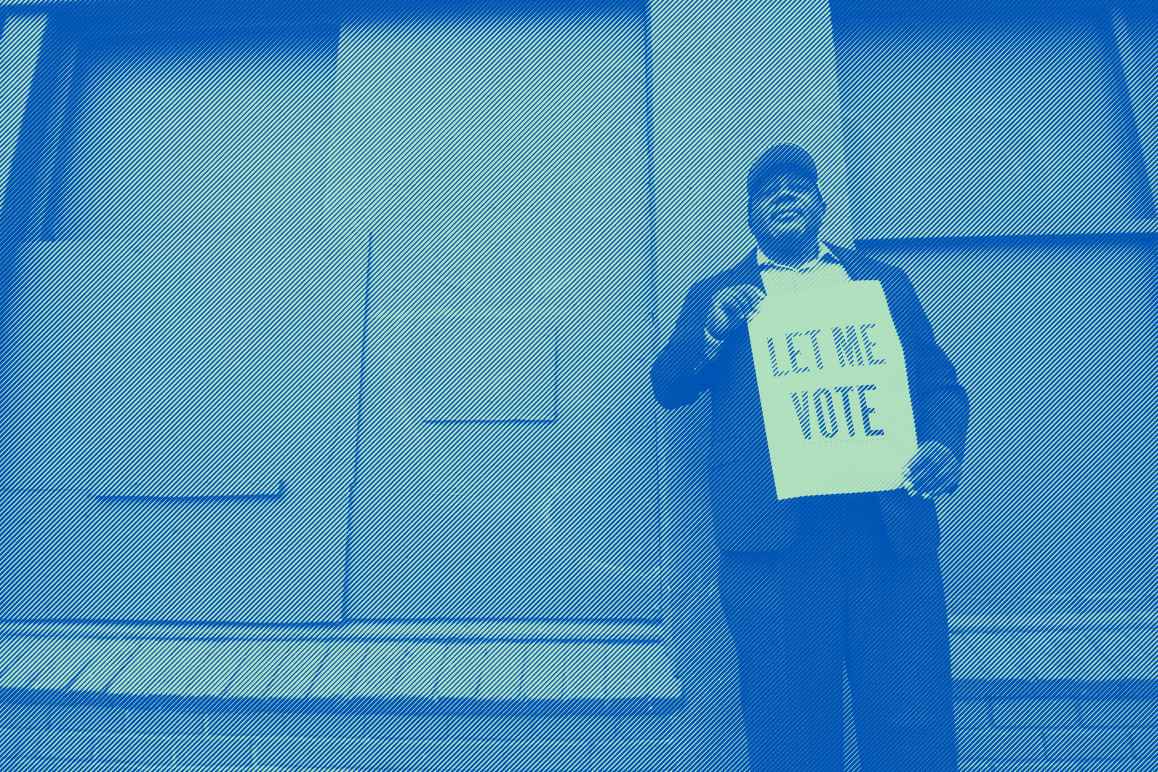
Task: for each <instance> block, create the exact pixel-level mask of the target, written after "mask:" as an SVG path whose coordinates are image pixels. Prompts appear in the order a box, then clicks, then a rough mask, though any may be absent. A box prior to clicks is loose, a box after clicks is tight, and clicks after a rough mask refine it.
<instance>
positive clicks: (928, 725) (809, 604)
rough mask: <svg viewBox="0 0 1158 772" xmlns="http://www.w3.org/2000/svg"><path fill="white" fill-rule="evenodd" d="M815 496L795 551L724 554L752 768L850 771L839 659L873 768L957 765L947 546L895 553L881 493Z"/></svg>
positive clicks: (754, 771)
mask: <svg viewBox="0 0 1158 772" xmlns="http://www.w3.org/2000/svg"><path fill="white" fill-rule="evenodd" d="M817 501H818V504H817V508H816V512H815V514H814V515H813V516H810V517H806V518H804V519H802V521H801V523H800V529H799V535H798V538H797V539H796V541H795V542H794V543H793V544H791V545H790V546H789V547H787V548H785V549H783V550H777V551H769V552H727V551H721V552H719V582H720V599H721V603H722V606H723V610H724V615H725V617H726V619H727V622H728V627H729V629H730V631H731V634H732V638H733V640H734V641H735V644H736V654H737V658H738V660H739V676H740V691H741V699H742V701H743V712H744V723H745V728H746V730H747V737H748V757H749V761H750V764H751V772H773V770H775V772H802V771H805V770H807V771H808V772H829V771H830V770H832V771H836V770H842V769H844V749H843V725H844V724H843V707H842V696H843V695H842V688H843V687H842V664H843V665H845V666H847V669H848V677H849V684H850V686H851V690H852V699H853V715H854V718H855V724H856V736H857V745H858V747H859V750H860V757H861V765H862V769H863V770H864V772H885V771H895V772H900V771H901V770H904V771H906V772H908V771H909V770H912V771H913V772H955V770H956V769H957V748H956V737H955V734H954V726H953V700H952V681H951V675H950V670H949V631H948V625H947V621H946V614H945V595H944V588H943V584H942V580H941V566H940V562H939V560H938V557H937V554H936V553H935V552H930V553H929V554H928V555H925V556H922V557H903V558H902V557H900V556H898V555H897V554H896V553H894V551H893V550H892V548H891V545H890V544H889V541H888V537H887V535H886V533H885V530H884V523H883V522H882V520H881V517H880V512H879V510H878V508H877V504H876V497H875V496H873V495H867V494H858V495H847V496H828V497H824V498H823V499H818V500H817Z"/></svg>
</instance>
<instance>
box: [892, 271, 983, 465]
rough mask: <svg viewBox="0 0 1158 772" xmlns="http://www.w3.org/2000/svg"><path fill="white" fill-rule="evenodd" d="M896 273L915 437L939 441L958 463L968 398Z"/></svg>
mask: <svg viewBox="0 0 1158 772" xmlns="http://www.w3.org/2000/svg"><path fill="white" fill-rule="evenodd" d="M897 274H898V279H897V282H896V284H897V288H898V291H899V292H900V293H901V295H902V297H901V298H900V299H901V303H900V305H901V307H902V308H904V309H905V313H906V314H907V315H908V318H907V319H906V320H904V322H905V323H907V324H908V326H909V332H910V335H911V336H912V338H911V340H912V341H913V343H914V348H915V351H914V352H913V354H914V355H913V357H912V360H911V361H909V362H907V363H906V364H907V365H908V371H909V391H910V393H911V394H912V397H913V418H914V420H915V421H916V424H917V432H918V435H919V437H920V439H921V440H922V441H924V440H936V441H938V442H940V443H941V444H943V445H945V446H946V447H948V448H949V449H950V450H952V451H953V452H954V453H955V454H956V456H957V460H958V461H962V460H964V458H965V435H966V432H967V430H968V427H969V396H968V395H967V394H966V393H965V389H964V388H963V387H962V386H961V384H960V383H959V382H958V381H957V369H956V368H955V367H954V366H953V363H952V362H950V361H949V357H948V356H946V354H945V352H944V350H943V349H942V348H941V347H940V346H939V345H938V344H937V341H936V339H935V338H934V336H933V328H932V325H930V324H929V319H928V317H927V316H926V315H925V310H924V309H923V308H922V307H921V301H920V300H919V299H918V298H917V292H916V290H915V289H913V284H912V282H911V281H910V280H909V277H908V276H906V275H905V273H904V271H901V270H898V271H897ZM900 321H901V320H898V322H900Z"/></svg>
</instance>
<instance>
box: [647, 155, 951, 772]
mask: <svg viewBox="0 0 1158 772" xmlns="http://www.w3.org/2000/svg"><path fill="white" fill-rule="evenodd" d="M824 213H825V203H824V198H823V197H822V195H821V193H820V190H819V188H818V187H817V173H816V165H815V162H814V161H813V159H812V157H811V156H810V155H809V154H808V153H807V152H806V151H805V150H804V149H802V148H800V147H797V146H795V145H777V146H775V147H773V148H771V149H769V150H768V151H767V152H765V153H764V154H763V155H762V156H761V157H760V158H759V159H757V160H756V162H755V163H754V164H753V166H752V168H751V170H750V172H749V174H748V224H749V228H750V229H751V231H752V234H753V235H754V236H755V238H756V247H755V248H754V249H753V250H752V251H751V252H749V253H748V255H747V256H746V257H745V258H744V259H743V260H741V261H740V262H739V263H737V264H735V265H733V266H732V267H730V268H728V269H726V270H724V271H722V272H720V273H718V274H716V275H715V276H711V277H709V278H707V279H704V280H702V281H699V282H697V283H696V284H694V285H693V286H692V287H691V289H690V290H689V291H688V293H687V297H686V298H685V300H684V304H683V308H682V310H681V312H680V316H679V320H678V321H677V323H676V326H675V330H674V331H673V332H672V335H671V338H670V339H669V340H668V342H667V344H666V345H665V346H664V348H663V350H662V351H660V353H659V355H658V356H657V357H656V360H655V362H654V364H653V365H652V368H651V380H652V387H653V390H654V392H655V396H656V399H657V400H658V401H659V402H660V404H662V405H663V406H664V407H665V408H667V409H669V410H671V409H675V408H677V407H679V406H681V405H687V404H690V403H692V402H694V401H695V400H696V399H697V397H698V396H699V395H700V394H701V393H702V392H704V391H710V392H711V395H712V420H711V427H712V456H711V460H710V466H711V469H710V477H709V480H710V488H711V502H712V517H713V524H714V532H715V540H716V544H717V547H718V548H719V551H718V558H719V586H720V599H721V604H722V606H723V609H724V613H725V617H726V619H727V623H728V626H729V630H730V632H731V634H732V637H733V639H734V641H735V644H736V653H737V659H738V661H739V676H740V689H741V698H742V703H743V713H744V723H745V728H746V731H747V737H748V755H749V760H750V764H751V769H752V771H753V772H769V771H771V770H791V771H793V772H796V771H804V770H808V771H825V770H841V769H843V720H842V718H843V714H842V664H843V665H845V666H847V670H848V676H849V682H850V685H851V689H852V695H853V714H854V717H855V722H856V734H857V744H858V747H859V750H860V755H861V762H862V766H863V769H864V770H865V772H874V771H876V770H914V772H916V771H918V770H919V771H920V772H942V771H943V772H950V771H951V770H953V771H955V770H956V769H957V758H956V757H957V751H956V740H955V735H954V729H953V703H952V691H951V676H950V669H949V633H948V625H947V621H946V613H945V598H944V589H943V584H942V579H941V568H940V562H939V559H938V555H937V546H938V543H939V537H940V530H939V527H938V523H937V514H936V510H935V508H934V503H933V499H934V498H935V497H937V496H940V495H943V494H947V493H951V492H953V491H954V490H955V489H956V488H957V486H958V483H959V480H960V474H961V466H960V465H961V460H962V458H963V455H964V449H965V432H966V424H967V421H968V414H969V402H968V399H967V397H966V394H965V392H964V390H963V389H962V388H961V386H960V384H959V383H958V382H957V374H956V370H955V369H954V367H953V365H952V364H951V363H950V361H949V359H948V358H947V357H946V356H945V353H944V352H943V351H942V350H941V348H940V347H939V346H938V345H937V343H936V341H935V340H934V337H933V332H932V329H931V328H930V326H929V322H928V319H927V318H926V316H925V313H924V311H923V310H922V308H921V304H920V302H919V301H918V299H917V296H916V293H915V292H914V290H913V286H912V284H911V283H910V282H909V279H908V277H907V276H906V275H905V274H904V272H903V271H901V270H900V269H898V268H895V267H892V266H889V265H887V264H885V263H882V262H879V261H877V260H873V259H871V258H868V257H866V256H862V255H860V254H858V253H857V252H855V251H853V250H847V249H841V248H837V247H831V246H829V245H827V244H824V243H822V242H820V241H819V239H818V234H819V232H820V226H821V222H822V220H823V218H824ZM866 279H867V280H877V281H880V283H881V285H882V286H883V288H884V291H885V296H886V298H887V301H888V305H889V310H890V312H891V314H892V317H893V320H894V323H895V325H896V327H897V332H898V334H899V336H900V339H901V344H902V347H903V349H904V353H905V361H906V363H907V366H908V375H909V390H910V395H911V398H912V403H913V417H914V421H915V423H916V430H917V440H918V446H917V452H916V454H915V455H914V456H913V458H912V459H911V460H910V461H909V464H908V467H907V470H905V482H904V486H903V488H898V489H896V490H892V491H885V492H882V493H858V494H840V495H829V496H806V497H801V498H793V499H786V500H784V501H780V500H778V499H777V496H776V488H775V484H774V482H773V477H772V469H771V465H770V461H769V454H768V445H767V439H766V437H765V429H764V423H763V420H762V416H761V412H760V398H759V393H758V389H757V385H756V376H755V369H754V365H753V360H752V353H751V347H750V346H751V344H750V343H749V338H748V330H747V325H746V320H747V319H748V318H749V317H750V316H751V315H752V314H753V313H754V312H755V310H756V309H757V307H758V306H759V305H760V303H762V302H763V303H773V302H776V299H777V297H778V296H781V295H782V294H783V293H790V292H795V291H799V290H802V289H813V288H820V287H824V286H826V285H827V284H829V283H832V282H843V281H849V280H866ZM898 471H901V470H898Z"/></svg>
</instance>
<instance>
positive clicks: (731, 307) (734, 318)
mask: <svg viewBox="0 0 1158 772" xmlns="http://www.w3.org/2000/svg"><path fill="white" fill-rule="evenodd" d="M763 299H764V292H763V291H762V290H760V289H757V288H756V287H754V286H752V285H751V284H736V285H734V286H731V287H725V288H724V289H722V290H720V291H719V292H717V293H716V294H715V295H713V296H712V304H711V306H709V307H708V318H707V319H706V320H705V321H704V327H705V328H706V329H707V331H708V334H709V335H711V336H712V337H713V338H716V339H717V340H722V339H723V338H724V337H726V336H727V335H728V334H729V333H730V332H732V331H733V330H734V329H736V328H737V327H739V326H741V325H743V324H744V323H746V322H747V321H748V317H750V316H751V315H752V314H754V313H756V309H757V307H759V305H760V301H762V300H763Z"/></svg>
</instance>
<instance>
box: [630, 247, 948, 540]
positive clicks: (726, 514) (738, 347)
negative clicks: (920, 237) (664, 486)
mask: <svg viewBox="0 0 1158 772" xmlns="http://www.w3.org/2000/svg"><path fill="white" fill-rule="evenodd" d="M832 251H833V254H834V255H836V257H837V258H838V259H839V260H840V263H841V265H842V266H844V269H845V271H846V272H847V273H848V275H849V278H850V279H854V280H859V279H876V280H878V281H880V282H881V285H882V286H883V287H884V291H885V296H886V298H887V299H888V304H889V310H890V311H891V313H892V316H893V321H894V323H895V324H896V327H897V333H898V335H899V336H900V339H901V346H902V348H903V349H904V352H905V362H906V364H907V366H908V375H909V392H910V395H911V397H912V402H913V418H914V420H915V422H916V429H917V441H918V443H921V442H926V441H928V440H937V441H939V442H941V443H943V444H944V445H946V446H947V447H949V448H950V449H951V450H952V451H953V452H954V453H955V454H956V455H957V458H958V459H959V460H961V459H963V458H964V454H965V432H966V427H967V424H968V420H969V400H968V397H967V396H966V394H965V390H964V389H963V388H961V384H959V383H958V382H957V371H956V369H955V368H954V367H953V364H952V363H951V362H950V361H949V358H948V357H947V356H945V352H944V351H942V350H941V347H940V346H939V345H937V342H936V340H935V339H934V337H933V330H932V328H931V327H930V325H929V320H928V318H927V317H926V316H925V312H924V310H923V309H922V308H921V303H920V301H919V300H918V299H917V294H916V292H915V291H914V290H913V285H912V283H911V282H910V281H909V278H908V276H906V275H905V273H904V271H902V270H901V269H899V268H896V267H894V266H891V265H888V264H887V263H883V262H881V261H879V260H874V259H872V258H869V257H866V256H864V255H861V254H859V253H857V252H856V251H854V250H850V249H843V248H840V247H832ZM734 284H751V285H753V286H755V287H757V288H759V289H761V290H762V289H763V283H762V281H761V279H760V273H759V270H758V269H757V266H756V250H755V249H753V250H752V251H751V252H749V253H748V255H747V256H746V257H745V258H744V259H743V260H742V261H740V262H739V263H737V264H736V265H734V266H732V267H731V268H728V269H727V270H724V271H721V272H720V273H718V274H716V275H715V276H710V277H708V278H706V279H703V280H702V281H699V282H696V283H695V284H694V285H692V287H691V289H689V290H688V293H687V297H686V298H685V299H684V304H683V308H682V309H681V311H680V316H679V319H678V321H677V322H676V326H675V329H674V330H673V332H672V334H671V338H670V339H669V340H668V342H667V345H665V346H664V347H663V349H662V350H661V351H660V352H659V354H658V356H657V357H656V359H655V362H654V363H653V364H652V367H651V383H652V389H653V391H654V392H655V397H656V399H657V400H658V401H659V403H660V404H661V405H663V406H664V407H665V408H667V409H669V410H672V409H675V408H678V407H680V406H682V405H688V404H691V403H692V402H694V401H695V400H696V398H697V397H698V396H699V395H700V394H701V393H702V392H703V391H705V390H710V391H711V394H712V422H711V423H712V450H711V456H710V462H709V463H710V467H711V468H710V474H709V484H710V488H711V502H712V518H713V522H714V527H715V538H716V544H717V546H718V547H719V548H720V549H725V550H774V549H779V548H781V547H783V546H785V545H787V544H789V543H791V542H792V540H793V538H794V537H795V534H796V528H797V523H798V520H799V518H800V517H802V516H807V513H808V512H810V511H813V510H815V508H816V507H817V506H818V504H822V503H824V502H821V501H819V500H820V499H827V500H829V501H831V500H833V499H834V498H835V497H815V496H805V497H801V498H794V499H787V500H785V501H779V500H778V499H777V498H776V486H775V484H774V483H773V479H772V467H771V463H770V461H769V458H768V443H767V440H766V438H765V435H764V422H763V418H762V416H761V413H760V396H759V392H758V391H757V386H756V371H755V368H754V367H753V364H752V349H751V344H750V343H749V340H748V330H747V327H741V328H739V329H737V330H735V331H734V332H733V333H732V334H730V335H729V336H728V337H727V338H726V339H725V341H724V343H723V346H722V347H721V349H720V351H719V352H718V353H717V355H716V357H715V359H714V360H713V361H712V362H710V363H708V364H706V365H703V366H700V367H698V365H702V363H701V359H702V355H703V350H704V337H703V335H704V321H705V319H706V317H707V311H708V307H709V305H710V304H711V299H712V295H713V294H715V292H717V291H718V290H720V289H722V288H724V287H728V286H731V285H734ZM766 302H771V298H770V299H769V301H766ZM875 495H876V496H877V500H878V502H879V504H880V509H881V514H882V516H883V517H884V520H885V525H886V527H887V529H888V532H889V536H890V538H891V539H892V542H893V545H894V547H895V548H896V549H897V551H898V552H900V553H902V554H911V553H913V552H916V551H924V550H929V549H933V550H935V549H936V547H937V544H938V541H939V538H940V528H939V526H938V523H937V512H936V508H935V506H934V504H933V502H932V501H931V500H927V499H922V498H919V497H912V496H909V495H908V493H906V492H905V491H904V490H901V489H897V490H893V491H885V492H882V493H878V494H875Z"/></svg>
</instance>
